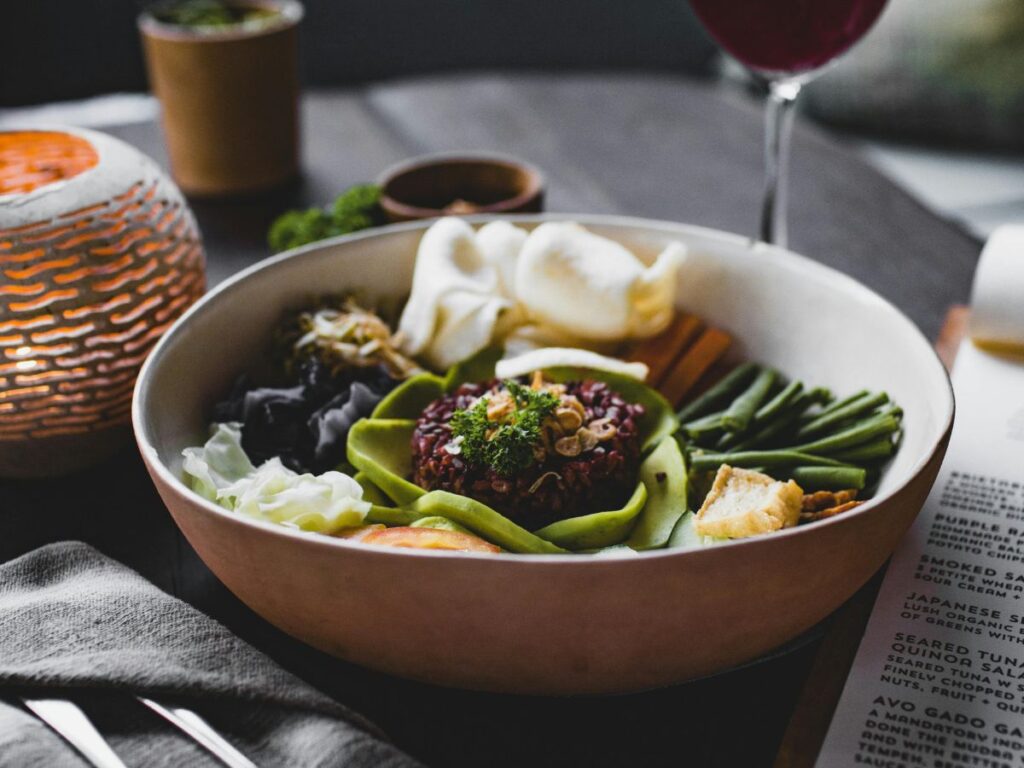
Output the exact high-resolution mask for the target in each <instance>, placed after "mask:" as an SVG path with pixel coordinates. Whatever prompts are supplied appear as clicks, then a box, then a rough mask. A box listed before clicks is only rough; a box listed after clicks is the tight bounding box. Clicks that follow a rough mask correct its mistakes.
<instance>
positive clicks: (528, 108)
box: [0, 75, 978, 766]
mask: <svg viewBox="0 0 1024 768" xmlns="http://www.w3.org/2000/svg"><path fill="white" fill-rule="evenodd" d="M303 117H304V157H305V160H304V165H305V175H304V178H303V180H302V181H301V183H299V184H296V185H295V186H294V187H293V188H291V189H288V190H284V191H282V192H279V193H276V194H273V195H270V196H267V197H264V198H260V199H253V200H248V201H236V202H211V201H193V206H194V209H195V211H196V215H197V217H198V219H199V223H200V226H201V228H202V230H203V234H204V237H205V241H206V247H207V253H208V259H209V274H210V278H211V282H216V281H218V280H220V279H222V278H223V277H225V276H226V275H228V274H230V273H232V272H234V271H236V270H237V269H239V268H241V267H243V266H246V265H248V264H251V263H253V262H254V261H256V260H258V259H260V258H262V257H264V256H266V255H267V253H268V252H267V249H266V246H265V244H264V233H265V231H266V226H267V224H268V222H269V221H270V220H271V219H272V218H273V216H274V215H276V214H277V213H279V212H280V211H281V210H283V209H285V208H287V207H290V206H293V205H299V204H311V203H317V204H323V203H326V202H328V201H329V200H330V199H331V198H332V197H333V196H334V194H336V193H337V192H338V191H340V190H341V189H343V188H344V187H346V186H348V185H350V184H353V183H356V182H359V181H365V180H370V179H373V178H375V177H376V176H377V175H378V174H379V173H380V171H381V170H383V169H384V168H385V167H386V166H387V165H389V164H391V163H394V162H396V161H399V160H401V159H404V158H407V157H409V156H411V155H416V154H422V153H426V152H434V151H442V150H459V149H485V150H497V151H501V152H506V153H510V154H514V155H518V156H521V157H523V158H525V159H527V160H530V161H532V162H533V163H535V164H536V165H538V166H539V167H540V168H542V169H543V170H544V171H545V172H546V174H547V179H548V190H549V194H548V209H549V210H556V211H580V212H600V213H623V214H631V215H639V216H648V217H652V218H659V219H669V220H677V221H687V222H692V223H696V224H701V225H705V226H710V227H718V228H722V229H728V230H733V231H738V232H743V233H748V232H753V231H754V229H755V224H756V220H757V204H758V197H759V194H760V184H761V151H760V139H761V116H760V111H759V108H758V105H757V104H756V103H753V102H751V101H749V100H748V99H746V98H745V97H743V96H741V95H738V94H731V93H723V92H721V91H719V90H717V89H713V88H711V87H709V86H705V85H700V84H694V83H692V82H689V81H686V80H683V79H677V78H670V77H664V76H661V77H656V76H640V75H629V76H626V75H622V76H611V75H589V76H579V75H577V76H544V75H535V76H530V77H522V76H520V77H515V78H513V77H504V76H500V75H482V76H463V77H449V78H444V79H430V80H414V81H403V82H396V83H389V84H383V85H377V86H373V87H370V88H366V89H359V90H345V91H332V92H323V93H312V94H309V95H308V96H307V97H306V99H305V102H304V105H303ZM109 130H110V132H111V133H115V134H116V135H119V136H121V137H122V138H124V139H126V140H127V141H129V142H130V143H133V144H135V145H136V146H138V147H140V148H141V149H142V150H143V151H145V152H147V153H148V154H150V155H152V156H153V157H155V158H156V159H157V160H158V161H160V162H162V163H165V162H166V156H165V152H164V149H163V146H162V142H161V138H160V133H159V130H158V129H157V127H156V125H154V124H149V123H144V124H135V125H128V126H119V127H116V128H112V129H109ZM795 139H796V143H795V146H794V152H793V161H794V162H793V185H792V193H791V219H790V233H791V235H790V236H791V241H792V242H791V245H792V247H793V248H794V249H795V250H798V251H801V252H803V253H805V254H807V255H809V256H811V257H813V258H816V259H818V260H820V261H822V262H825V263H827V264H830V265H832V266H835V267H837V268H839V269H841V270H843V271H845V272H847V273H849V274H851V275H853V276H855V277H856V278H858V279H859V280H861V281H863V282H865V283H866V284H868V285H869V286H871V287H872V288H874V289H875V290H876V291H878V292H879V293H881V294H882V295H883V296H885V297H886V298H888V299H889V300H891V301H893V302H894V303H895V304H897V305H898V306H899V307H901V308H902V309H904V311H906V312H907V314H908V315H909V316H910V317H911V318H912V319H913V320H914V321H915V322H917V323H918V324H919V325H920V326H921V328H922V330H923V331H924V333H925V334H926V335H928V336H929V338H934V337H935V336H936V335H937V334H938V330H939V328H940V325H941V322H942V318H943V316H944V314H945V310H946V307H947V306H949V305H950V304H953V303H962V302H964V301H965V300H966V299H967V295H968V291H969V287H970V279H971V275H972V274H973V269H974V264H975V260H976V258H977V253H978V243H977V242H975V241H974V240H972V239H971V238H970V237H968V236H966V235H965V234H963V233H962V232H961V231H960V230H959V229H957V228H956V227H955V226H953V225H951V224H949V223H947V222H944V221H941V220H939V219H937V218H935V217H934V216H933V215H932V214H930V213H928V212H927V211H926V210H925V209H924V208H923V207H922V206H921V205H919V204H918V203H917V202H916V201H915V200H913V199H911V198H910V197H909V196H907V195H906V194H905V193H903V192H902V191H901V190H899V189H897V188H896V187H895V186H893V185H892V184H890V183H889V182H888V181H886V180H885V179H883V178H882V177H881V176H879V175H878V173H876V172H875V171H874V170H873V169H872V168H871V167H869V166H868V165H866V164H864V163H863V162H862V161H861V160H860V159H859V158H858V157H857V156H856V155H854V154H852V153H851V152H848V151H846V150H844V149H843V148H842V147H841V146H840V145H838V144H837V143H836V142H834V141H833V140H831V139H829V138H827V137H825V136H823V135H822V134H820V133H819V132H817V131H814V130H811V129H809V128H807V127H806V126H798V130H797V131H796V136H795ZM766 290H771V286H766ZM61 539H79V540H83V541H87V542H90V543H92V544H93V545H95V546H96V547H97V548H99V549H100V550H102V551H103V552H105V553H107V554H108V555H110V556H112V557H115V558H117V559H119V560H121V561H123V562H125V563H127V564H129V565H130V566H132V567H134V568H136V569H137V570H139V571H140V572H141V573H142V574H143V575H145V576H146V577H148V578H150V579H151V580H153V581H154V582H155V583H156V584H157V585H158V586H160V587H161V588H163V589H165V590H167V591H168V592H171V593H172V594H175V595H177V596H179V597H181V598H182V599H184V600H187V601H188V602H190V603H192V604H194V605H195V606H197V607H198V608H199V609H201V610H203V611H205V612H207V613H208V614H210V615H211V616H214V617H216V618H217V619H219V620H221V621H222V622H224V623H225V624H227V625H228V626H230V627H231V628H232V629H234V630H235V631H236V632H238V633H239V634H240V635H241V636H243V637H245V638H246V639H248V640H249V641H250V642H252V643H253V644H254V645H256V646H257V647H259V648H260V649H262V650H264V651H265V652H266V653H268V654H269V655H270V656H272V657H273V658H275V659H276V660H277V661H278V662H279V663H281V664H282V665H284V666H286V667H288V668H289V669H291V670H292V671H294V672H296V673H297V674H299V675H300V676H302V677H304V678H305V679H307V680H309V681H310V682H312V683H313V684H314V685H317V686H319V687H320V688H321V689H323V690H325V691H326V692H327V693H329V694H331V695H333V696H335V697H336V698H338V700H339V701H342V702H344V703H345V704H347V705H349V706H351V707H353V708H355V709H357V710H359V711H361V712H363V713H364V714H365V715H367V716H368V717H370V718H371V719H373V720H375V721H376V722H377V723H378V724H379V725H380V726H381V727H382V728H384V729H385V730H386V731H387V732H388V733H389V734H391V736H392V737H393V739H394V740H395V741H396V742H397V743H398V744H399V745H400V746H401V747H403V748H405V749H406V750H407V751H409V752H410V753H412V754H413V755H415V756H417V757H419V758H421V759H422V760H423V761H425V762H426V763H427V764H429V765H434V766H449V765H456V766H462V765H465V766H479V765H499V766H505V765H507V766H521V765H531V766H539V765H559V766H562V765H595V766H619V765H622V766H627V765H673V766H675V765H687V766H763V765H770V764H771V762H772V759H773V757H774V755H775V753H776V751H777V749H778V745H779V742H780V740H781V738H782V734H783V731H784V729H785V727H786V723H787V721H788V720H789V717H790V715H791V714H792V711H793V708H794V706H795V702H796V699H797V696H798V694H799V691H800V689H801V686H802V685H803V683H804V680H805V678H806V676H807V674H808V670H809V668H810V665H811V662H812V660H813V658H814V652H815V650H816V647H817V643H816V642H815V641H811V642H808V643H805V644H804V645H803V646H802V647H799V648H797V649H795V650H792V651H790V652H788V653H786V654H783V655H781V656H779V657H776V658H773V659H771V660H769V661H764V662H761V663H759V664H756V665H753V666H750V667H747V668H744V669H741V670H738V671H734V672H730V673H727V674H723V675H720V676H718V677H716V678H712V679H707V680H702V681H697V682H692V683H689V684H686V685H680V686H675V687H672V688H667V689H662V690H658V691H653V692H649V693H643V694H638V695H631V696H621V697H608V698H583V699H542V698H530V697H510V696H497V695H490V694H479V693H472V692H465V691H453V690H444V689H438V688H434V687H431V686H427V685H422V684H418V683H410V682H407V681H403V680H398V679H395V678H391V677H388V676H384V675H380V674H377V673H374V672H370V671H367V670H364V669H360V668H356V667H353V666H351V665H348V664H345V663H342V662H340V661H337V660H334V659H331V658H329V657H327V656H325V655H323V654H321V653H319V652H316V651H313V650H312V649H309V648H307V647H305V646H303V645H302V644H300V643H297V642H295V641H293V640H291V639H290V638H288V637H286V636H284V635H283V634H282V633H280V632H278V631H277V630H275V629H274V628H273V627H271V626H269V625H267V624H266V623H265V622H263V621H262V620H260V619H259V618H258V617H256V616H255V615H253V614H252V613H251V612H250V611H249V610H248V609H247V608H245V606H243V605H241V604H240V603H239V602H238V601H237V600H236V599H235V598H234V597H233V596H232V595H231V594H230V593H228V592H227V590H226V589H225V588H224V587H223V586H221V585H220V583H219V582H218V581H217V580H216V579H215V578H214V577H213V576H212V574H210V572H209V571H208V570H207V569H206V568H205V567H204V566H203V565H202V563H201V562H200V561H199V560H198V558H197V557H196V556H195V554H194V553H193V552H192V550H191V548H190V547H189V546H188V544H187V543H186V542H185V541H184V539H183V538H182V537H181V536H180V534H178V532H177V530H176V529H175V527H174V525H173V523H172V522H171V520H170V517H169V515H168V514H167V513H166V511H165V510H164V508H163V506H162V504H161V502H160V501H159V499H158V498H157V496H156V493H155V491H154V490H153V488H152V487H151V485H150V482H149V479H148V477H147V476H146V474H145V471H144V469H143V467H142V463H141V461H140V459H139V457H138V455H137V453H136V451H135V449H134V447H133V446H131V445H126V447H125V449H124V450H123V451H122V452H121V454H119V455H118V456H116V457H115V458H114V459H113V460H111V461H108V462H106V463H104V464H102V465H100V466H99V467H96V468H94V469H92V470H90V471H87V472H84V473H81V474H79V475H75V476H71V477H66V478H60V479H54V480H47V481H31V482H30V481H2V482H0V561H2V560H6V559H8V558H11V557H14V556H16V555H19V554H21V553H24V552H27V551H29V550H30V549H32V548H34V547H37V546H39V545H42V544H45V543H47V542H51V541H57V540H61Z"/></svg>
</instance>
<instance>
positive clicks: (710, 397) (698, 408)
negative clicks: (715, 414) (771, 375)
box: [677, 363, 761, 422]
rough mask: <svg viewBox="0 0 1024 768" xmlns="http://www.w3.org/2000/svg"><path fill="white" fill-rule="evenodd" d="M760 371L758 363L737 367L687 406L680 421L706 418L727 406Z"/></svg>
mask: <svg viewBox="0 0 1024 768" xmlns="http://www.w3.org/2000/svg"><path fill="white" fill-rule="evenodd" d="M760 370H761V366H759V365H757V364H756V363H743V364H741V365H737V366H736V367H735V368H733V369H732V370H731V371H730V372H729V373H728V374H727V375H726V376H724V377H723V378H722V380H721V381H719V382H718V383H717V384H715V385H714V386H713V387H711V388H710V389H709V390H708V391H707V392H705V393H704V394H702V395H701V396H700V397H697V398H695V399H693V400H691V401H690V402H689V403H688V404H687V405H685V406H684V407H683V408H682V409H681V410H680V411H679V413H678V414H677V416H678V417H679V421H681V422H688V421H692V420H693V419H696V418H697V417H698V416H704V415H706V414H708V413H711V412H712V411H713V410H715V408H718V407H719V406H722V405H725V404H726V403H728V402H729V400H730V399H731V398H732V397H734V396H735V395H736V393H737V392H739V391H740V390H741V389H742V388H743V387H744V386H745V385H746V383H747V382H748V381H750V380H751V379H752V378H754V376H756V375H757V372H758V371H760Z"/></svg>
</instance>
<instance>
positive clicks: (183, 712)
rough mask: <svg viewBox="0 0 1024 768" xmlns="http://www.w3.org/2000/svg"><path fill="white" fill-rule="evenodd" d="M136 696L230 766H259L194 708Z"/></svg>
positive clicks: (231, 767)
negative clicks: (161, 702) (166, 704)
mask: <svg viewBox="0 0 1024 768" xmlns="http://www.w3.org/2000/svg"><path fill="white" fill-rule="evenodd" d="M136 698H137V699H138V700H139V701H140V702H142V703H143V704H145V705H146V706H147V707H149V708H150V709H151V710H153V711H154V712H156V713H157V714H158V715H160V717H162V718H164V719H165V720H166V721H167V722H169V723H171V724H172V725H174V726H176V727H177V728H180V729H181V730H182V731H184V732H185V733H186V734H187V735H189V736H191V737H192V738H193V739H195V740H196V741H197V742H198V743H199V744H200V745H201V746H202V747H204V748H205V749H206V750H207V751H208V752H210V753H211V754H212V755H214V757H216V758H217V759H218V760H220V761H221V762H222V763H224V765H226V766H228V768H257V766H256V764H255V763H253V762H252V761H251V760H250V759H249V758H247V757H246V756H245V755H243V754H242V753H241V752H239V751H238V750H237V749H235V748H234V747H233V746H232V745H231V743H230V742H228V740H227V739H225V738H224V737H223V736H221V735H220V734H219V733H217V731H215V730H214V729H213V727H212V726H211V725H210V724H209V723H207V722H206V721H205V720H203V718H201V717H200V716H199V715H197V714H196V713H195V712H193V711H192V710H190V709H184V708H182V707H165V706H164V705H163V704H160V703H159V702H156V701H153V700H152V699H147V698H146V697H144V696H137V697H136Z"/></svg>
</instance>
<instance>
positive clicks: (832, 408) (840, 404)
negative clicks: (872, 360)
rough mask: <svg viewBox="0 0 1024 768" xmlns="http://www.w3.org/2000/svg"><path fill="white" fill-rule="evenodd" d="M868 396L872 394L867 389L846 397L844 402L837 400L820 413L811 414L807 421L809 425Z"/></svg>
mask: <svg viewBox="0 0 1024 768" xmlns="http://www.w3.org/2000/svg"><path fill="white" fill-rule="evenodd" d="M868 394H870V392H868V391H867V390H866V389H862V390H861V391H860V392H854V393H853V394H852V395H850V396H849V397H844V398H843V399H842V400H836V401H834V402H832V403H829V404H828V405H827V406H825V407H824V408H822V409H821V410H820V411H819V412H818V413H815V414H809V415H808V416H807V421H808V423H809V422H811V421H813V420H814V419H819V418H821V417H822V416H827V415H828V414H830V413H832V412H833V411H838V410H839V409H840V408H845V407H846V406H848V405H849V404H850V403H852V402H853V401H854V400H859V399H860V398H862V397H864V395H868Z"/></svg>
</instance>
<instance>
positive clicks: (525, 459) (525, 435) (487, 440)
mask: <svg viewBox="0 0 1024 768" xmlns="http://www.w3.org/2000/svg"><path fill="white" fill-rule="evenodd" d="M503 386H504V388H505V389H506V390H507V391H508V394H509V396H510V398H511V405H512V407H511V408H508V409H503V410H502V412H501V414H500V415H499V416H498V417H497V418H495V419H492V418H489V417H488V410H489V406H490V403H491V398H490V397H481V398H480V399H479V400H477V401H476V403H474V404H473V406H472V407H471V408H467V409H463V410H458V411H456V412H455V413H454V414H452V418H451V422H450V424H451V429H452V434H453V435H454V436H455V437H456V438H460V437H461V438H462V440H461V442H460V449H461V450H460V453H461V455H462V457H463V458H464V459H465V460H466V461H467V462H469V463H470V464H475V465H477V466H480V465H484V466H488V467H491V468H492V469H493V470H494V471H495V472H497V473H498V474H499V475H503V476H505V477H508V476H510V475H514V474H515V473H516V472H521V471H522V470H524V469H526V468H527V467H529V466H530V465H531V464H533V463H534V461H536V460H537V457H536V453H535V447H536V446H537V445H538V444H539V443H540V442H541V425H542V424H543V423H544V420H545V419H546V418H548V417H549V416H550V415H551V414H552V413H553V412H554V410H555V407H556V406H557V405H558V402H559V399H558V397H556V396H555V395H553V394H551V393H550V392H546V391H544V390H541V389H530V388H529V387H525V386H523V385H522V384H519V383H518V382H515V381H512V380H507V381H505V382H503Z"/></svg>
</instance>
